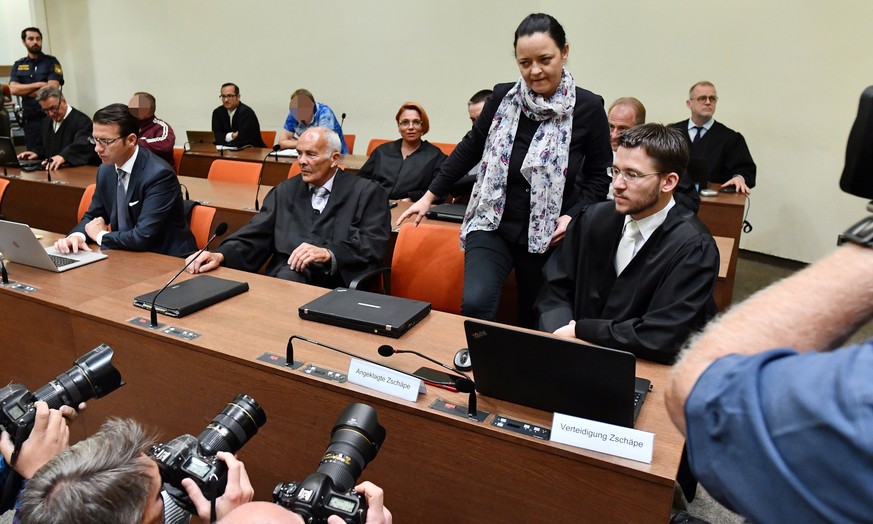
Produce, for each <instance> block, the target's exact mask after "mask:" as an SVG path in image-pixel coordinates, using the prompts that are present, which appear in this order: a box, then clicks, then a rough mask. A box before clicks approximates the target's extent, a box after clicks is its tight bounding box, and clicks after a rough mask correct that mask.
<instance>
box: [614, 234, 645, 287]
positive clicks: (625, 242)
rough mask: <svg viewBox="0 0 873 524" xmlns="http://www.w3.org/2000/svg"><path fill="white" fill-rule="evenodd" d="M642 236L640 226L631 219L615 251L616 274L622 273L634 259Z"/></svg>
mask: <svg viewBox="0 0 873 524" xmlns="http://www.w3.org/2000/svg"><path fill="white" fill-rule="evenodd" d="M640 237H641V235H640V227H639V226H638V225H637V222H636V220H631V221H630V222H628V223H627V224H626V225H625V226H624V233H622V235H621V241H619V243H618V249H617V250H616V251H615V274H616V275H621V272H622V271H624V268H626V267H627V265H628V264H630V261H631V260H633V258H634V250H635V249H636V245H637V241H638V240H639V239H640Z"/></svg>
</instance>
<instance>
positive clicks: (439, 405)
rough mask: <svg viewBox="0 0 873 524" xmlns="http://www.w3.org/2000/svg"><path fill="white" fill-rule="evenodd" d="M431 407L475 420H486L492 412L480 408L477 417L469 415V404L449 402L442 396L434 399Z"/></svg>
mask: <svg viewBox="0 0 873 524" xmlns="http://www.w3.org/2000/svg"><path fill="white" fill-rule="evenodd" d="M430 408H431V409H435V410H437V411H440V412H442V413H448V414H449V415H455V416H456V417H461V418H465V419H467V420H475V421H476V422H485V419H486V418H488V415H490V414H491V413H489V412H487V411H482V410H479V411H477V412H476V416H475V417H471V416H469V415H467V406H462V405H460V404H455V403H454V402H448V401H446V400H443V399H441V398H438V399H436V400H434V401H433V403H432V404H431V405H430Z"/></svg>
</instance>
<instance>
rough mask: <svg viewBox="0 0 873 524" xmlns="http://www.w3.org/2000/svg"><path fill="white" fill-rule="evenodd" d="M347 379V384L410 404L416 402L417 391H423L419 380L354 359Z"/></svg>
mask: <svg viewBox="0 0 873 524" xmlns="http://www.w3.org/2000/svg"><path fill="white" fill-rule="evenodd" d="M348 377H349V382H354V383H355V384H359V385H361V386H364V387H368V388H370V389H375V390H376V391H381V392H382V393H387V394H389V395H392V396H395V397H398V398H402V399H403V400H411V401H412V402H415V401H416V400H418V393H419V391H422V390H424V384H423V383H422V382H421V379H420V378H415V377H413V376H412V375H407V374H406V373H400V372H399V371H394V370H393V369H388V368H386V367H383V366H379V365H376V364H371V363H369V362H366V361H364V360H359V359H356V358H353V359H352V361H351V363H350V364H349V374H348ZM422 392H423V391H422Z"/></svg>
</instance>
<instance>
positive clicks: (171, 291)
mask: <svg viewBox="0 0 873 524" xmlns="http://www.w3.org/2000/svg"><path fill="white" fill-rule="evenodd" d="M248 290H249V283H248V282H237V281H235V280H227V279H224V278H217V277H212V276H209V275H200V276H197V277H194V278H189V279H188V280H183V281H182V282H179V283H178V284H173V285H172V286H170V287H168V288H167V289H165V290H164V292H163V293H161V296H159V297H158V301H157V303H156V304H155V309H156V310H157V311H158V313H163V314H164V315H167V316H170V317H184V316H185V315H190V314H191V313H194V312H195V311H200V310H201V309H203V308H206V307H209V306H211V305H212V304H217V303H219V302H221V301H223V300H227V299H228V298H231V297H235V296H236V295H239V294H240V293H243V292H245V291H248ZM158 291H160V290H159V289H158V290H155V291H152V292H151V293H146V294H145V295H140V296H138V297H136V298H134V299H133V305H134V306H136V307H140V308H143V309H151V308H152V301H154V299H155V295H157V294H158Z"/></svg>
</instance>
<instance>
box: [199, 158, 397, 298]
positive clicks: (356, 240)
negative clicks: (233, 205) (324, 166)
mask: <svg viewBox="0 0 873 524" xmlns="http://www.w3.org/2000/svg"><path fill="white" fill-rule="evenodd" d="M387 200H388V197H387V195H386V194H385V190H384V189H382V188H381V187H380V186H379V185H378V184H374V183H372V182H370V181H369V180H364V179H361V178H358V177H356V176H355V175H350V174H348V173H346V172H344V171H342V170H337V172H336V175H335V178H334V182H333V189H332V190H331V193H330V198H329V199H328V201H327V206H325V208H324V211H322V212H321V213H320V214H316V213H315V211H314V210H313V209H312V201H311V195H310V192H309V186H308V185H307V184H306V183H305V182H304V181H303V177H302V176H296V177H294V178H292V179H289V180H286V181H284V182H282V183H281V184H279V185H278V186H276V187H275V188H273V189H272V190H271V191H270V193H269V194H267V197H266V198H265V199H264V205H263V206H262V207H261V211H260V213H258V214H257V215H255V216H254V217H252V219H251V220H250V221H249V223H248V224H246V225H245V226H243V227H242V228H240V229H239V231H237V232H236V233H234V234H233V235H231V236H229V237H228V238H227V239H225V241H224V242H222V243H221V245H220V246H219V247H218V248H217V249H216V251H217V252H219V253H222V254H223V255H224V264H225V265H226V266H228V267H231V268H234V269H241V270H244V271H257V270H258V269H260V268H261V266H263V265H264V263H267V267H266V270H265V273H266V274H267V275H270V276H276V275H277V274H279V272H280V270H282V269H283V268H285V267H286V266H287V265H288V257H290V256H291V252H292V251H294V249H296V248H297V246H299V245H300V244H302V243H303V242H307V243H309V244H312V245H314V246H318V247H324V248H327V249H329V250H330V251H331V252H333V255H334V256H335V257H336V261H337V272H338V274H339V276H340V277H341V279H342V281H343V285H345V286H347V285H348V284H349V282H351V281H352V280H353V279H354V278H355V277H356V276H358V275H359V274H361V273H363V272H364V271H370V270H373V269H376V268H377V267H379V266H380V265H381V263H382V261H383V260H384V258H385V253H386V252H387V250H388V239H389V237H390V235H391V212H390V210H389V209H388V203H387Z"/></svg>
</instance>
